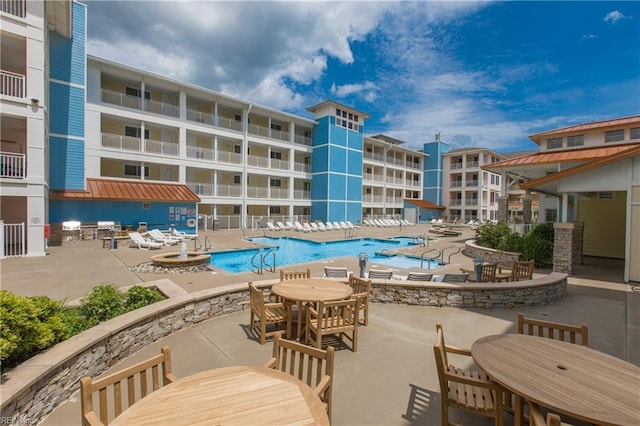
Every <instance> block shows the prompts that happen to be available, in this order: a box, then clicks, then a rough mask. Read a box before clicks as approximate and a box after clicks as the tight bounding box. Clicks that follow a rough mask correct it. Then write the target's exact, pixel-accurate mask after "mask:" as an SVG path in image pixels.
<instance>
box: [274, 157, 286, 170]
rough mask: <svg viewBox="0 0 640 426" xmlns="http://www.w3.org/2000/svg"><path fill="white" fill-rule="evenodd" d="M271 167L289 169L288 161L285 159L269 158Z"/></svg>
mask: <svg viewBox="0 0 640 426" xmlns="http://www.w3.org/2000/svg"><path fill="white" fill-rule="evenodd" d="M271 168H272V169H278V170H289V162H288V161H287V160H279V159H277V158H272V159H271Z"/></svg>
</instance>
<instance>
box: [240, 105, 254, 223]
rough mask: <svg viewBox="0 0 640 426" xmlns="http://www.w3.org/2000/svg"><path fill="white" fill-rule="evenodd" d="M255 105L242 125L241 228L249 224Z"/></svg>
mask: <svg viewBox="0 0 640 426" xmlns="http://www.w3.org/2000/svg"><path fill="white" fill-rule="evenodd" d="M252 106H253V105H252V104H249V108H247V114H246V115H245V118H244V120H243V123H242V125H243V126H244V131H243V132H242V179H241V180H240V181H241V183H242V185H241V186H240V187H241V188H242V214H241V215H240V218H241V220H242V225H241V227H242V228H244V227H245V226H246V224H247V215H248V212H247V185H248V177H249V176H248V175H247V160H248V159H247V148H248V147H249V136H248V135H249V113H250V112H251V107H252Z"/></svg>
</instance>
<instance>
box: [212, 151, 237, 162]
mask: <svg viewBox="0 0 640 426" xmlns="http://www.w3.org/2000/svg"><path fill="white" fill-rule="evenodd" d="M215 159H216V161H219V162H221V163H228V164H242V154H239V153H237V152H233V151H223V150H218V151H216V158H215Z"/></svg>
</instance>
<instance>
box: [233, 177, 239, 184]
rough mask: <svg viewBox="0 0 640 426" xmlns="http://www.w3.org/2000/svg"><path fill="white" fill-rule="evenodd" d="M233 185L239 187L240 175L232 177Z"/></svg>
mask: <svg viewBox="0 0 640 426" xmlns="http://www.w3.org/2000/svg"><path fill="white" fill-rule="evenodd" d="M233 183H235V184H237V185H239V184H240V175H234V176H233Z"/></svg>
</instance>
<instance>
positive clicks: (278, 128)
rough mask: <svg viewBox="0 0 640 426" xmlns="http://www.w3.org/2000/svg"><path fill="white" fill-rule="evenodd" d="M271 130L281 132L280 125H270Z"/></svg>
mask: <svg viewBox="0 0 640 426" xmlns="http://www.w3.org/2000/svg"><path fill="white" fill-rule="evenodd" d="M271 130H277V131H281V130H282V126H281V125H280V124H276V123H271Z"/></svg>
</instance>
